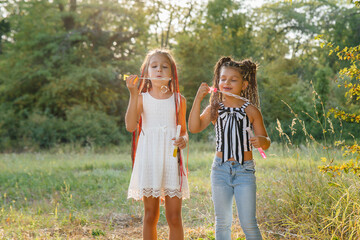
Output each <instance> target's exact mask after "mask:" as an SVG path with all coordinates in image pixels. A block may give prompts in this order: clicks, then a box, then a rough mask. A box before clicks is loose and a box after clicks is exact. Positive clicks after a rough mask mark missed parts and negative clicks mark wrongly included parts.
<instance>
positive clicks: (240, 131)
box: [188, 57, 270, 240]
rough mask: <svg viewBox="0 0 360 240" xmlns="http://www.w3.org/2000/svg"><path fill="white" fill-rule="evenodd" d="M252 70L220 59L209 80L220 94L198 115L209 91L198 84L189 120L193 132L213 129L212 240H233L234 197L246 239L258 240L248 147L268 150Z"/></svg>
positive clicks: (249, 65)
mask: <svg viewBox="0 0 360 240" xmlns="http://www.w3.org/2000/svg"><path fill="white" fill-rule="evenodd" d="M256 69H257V65H256V64H255V63H254V62H252V61H251V60H243V61H235V60H233V59H232V58H230V57H222V58H220V60H219V61H218V62H217V63H216V65H215V69H214V79H213V87H214V88H216V89H218V90H219V91H217V92H213V93H212V95H211V98H210V104H209V105H208V106H207V107H206V108H205V110H204V111H203V112H202V113H201V114H200V105H201V101H202V100H203V98H204V97H205V96H206V95H207V94H208V93H209V92H210V87H209V86H208V85H207V84H206V83H202V84H201V85H200V87H199V89H198V92H197V94H196V97H195V100H194V103H193V106H192V109H191V112H190V116H189V122H188V125H189V130H190V132H192V133H198V132H201V131H203V130H204V129H205V128H206V127H207V126H208V125H209V124H210V122H212V123H213V124H214V126H215V127H214V128H215V133H216V153H215V158H214V162H213V165H212V169H211V190H212V200H213V203H214V208H215V235H216V239H221V240H224V239H231V223H232V199H233V197H235V201H236V206H237V211H238V216H239V220H240V224H241V227H242V229H243V231H244V233H245V235H246V239H262V237H261V233H260V230H259V228H258V225H257V220H256V179H255V168H254V167H255V164H254V160H253V156H252V146H253V147H255V148H262V149H264V150H266V149H268V148H269V147H270V139H269V138H268V135H267V132H266V129H265V126H264V122H263V118H262V115H261V112H260V110H259V107H260V104H259V97H258V90H257V83H256ZM223 93H224V94H223ZM229 93H230V94H229ZM231 94H232V95H231ZM235 95H237V96H235ZM248 127H250V128H252V129H253V131H254V132H255V137H253V138H251V137H250V136H249V134H248V132H247V131H246V128H248Z"/></svg>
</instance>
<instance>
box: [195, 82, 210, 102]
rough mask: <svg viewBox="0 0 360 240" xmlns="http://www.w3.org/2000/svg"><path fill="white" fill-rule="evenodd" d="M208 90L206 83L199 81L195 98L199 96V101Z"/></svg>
mask: <svg viewBox="0 0 360 240" xmlns="http://www.w3.org/2000/svg"><path fill="white" fill-rule="evenodd" d="M209 92H210V87H209V85H207V83H204V82H203V83H201V85H200V87H199V89H198V91H197V94H196V97H195V98H199V100H200V101H201V100H203V99H204V97H205V96H206V95H208V93H209Z"/></svg>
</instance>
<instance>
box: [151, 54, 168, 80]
mask: <svg viewBox="0 0 360 240" xmlns="http://www.w3.org/2000/svg"><path fill="white" fill-rule="evenodd" d="M148 77H150V78H171V77H172V72H171V63H170V61H169V59H168V58H167V57H166V56H165V55H163V54H155V55H154V56H152V57H151V58H150V62H149V68H148ZM155 81H156V80H155Z"/></svg>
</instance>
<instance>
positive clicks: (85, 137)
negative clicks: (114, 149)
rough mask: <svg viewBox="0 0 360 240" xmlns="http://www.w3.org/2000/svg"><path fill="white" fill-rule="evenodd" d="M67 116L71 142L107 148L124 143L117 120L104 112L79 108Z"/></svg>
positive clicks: (68, 134)
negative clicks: (109, 145) (107, 146)
mask: <svg viewBox="0 0 360 240" xmlns="http://www.w3.org/2000/svg"><path fill="white" fill-rule="evenodd" d="M66 115H67V117H68V119H67V121H66V136H67V140H68V141H70V142H74V143H80V144H90V145H91V144H95V145H98V146H106V145H108V144H111V143H112V144H117V143H119V141H120V140H123V141H124V139H121V138H122V137H121V135H120V130H119V128H118V127H117V125H116V121H115V119H114V118H112V117H109V116H108V115H106V114H105V113H104V112H102V111H96V110H94V109H85V108H82V107H80V106H77V107H74V108H73V109H71V110H69V111H68V112H67V114H66Z"/></svg>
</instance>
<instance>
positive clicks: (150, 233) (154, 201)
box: [143, 197, 160, 240]
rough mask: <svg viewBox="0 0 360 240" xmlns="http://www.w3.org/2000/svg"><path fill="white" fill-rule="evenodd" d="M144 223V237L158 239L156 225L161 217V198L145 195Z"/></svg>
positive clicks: (147, 239) (145, 239) (150, 239)
mask: <svg viewBox="0 0 360 240" xmlns="http://www.w3.org/2000/svg"><path fill="white" fill-rule="evenodd" d="M143 201H144V212H145V214H144V225H143V239H144V240H156V239H157V232H156V225H157V222H158V221H159V217H160V204H159V198H154V197H144V198H143Z"/></svg>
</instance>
